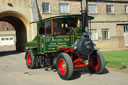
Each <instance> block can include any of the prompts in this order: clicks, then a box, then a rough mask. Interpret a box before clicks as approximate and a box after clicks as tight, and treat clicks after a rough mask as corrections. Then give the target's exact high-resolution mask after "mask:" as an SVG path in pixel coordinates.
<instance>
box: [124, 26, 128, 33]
mask: <svg viewBox="0 0 128 85" xmlns="http://www.w3.org/2000/svg"><path fill="white" fill-rule="evenodd" d="M124 33H128V25H124Z"/></svg>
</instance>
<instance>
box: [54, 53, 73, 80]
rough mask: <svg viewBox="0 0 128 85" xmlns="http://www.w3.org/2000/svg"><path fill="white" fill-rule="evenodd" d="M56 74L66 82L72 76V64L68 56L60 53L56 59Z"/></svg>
mask: <svg viewBox="0 0 128 85" xmlns="http://www.w3.org/2000/svg"><path fill="white" fill-rule="evenodd" d="M56 67H57V72H58V75H59V76H60V77H61V78H62V79H64V80H68V79H70V78H71V77H72V74H73V64H72V60H71V58H70V56H69V55H68V54H67V53H60V54H59V55H58V57H57V66H56Z"/></svg>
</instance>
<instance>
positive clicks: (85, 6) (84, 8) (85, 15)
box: [81, 0, 88, 33]
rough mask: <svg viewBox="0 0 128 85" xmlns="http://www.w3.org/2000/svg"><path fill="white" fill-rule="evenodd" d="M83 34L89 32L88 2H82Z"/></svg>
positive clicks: (86, 0)
mask: <svg viewBox="0 0 128 85" xmlns="http://www.w3.org/2000/svg"><path fill="white" fill-rule="evenodd" d="M81 17H82V32H83V33H87V32H88V0H81Z"/></svg>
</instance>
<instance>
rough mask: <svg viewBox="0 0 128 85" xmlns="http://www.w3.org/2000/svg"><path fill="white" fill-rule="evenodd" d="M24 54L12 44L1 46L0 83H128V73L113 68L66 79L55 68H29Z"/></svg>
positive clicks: (75, 84)
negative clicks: (98, 73) (100, 72)
mask: <svg viewBox="0 0 128 85" xmlns="http://www.w3.org/2000/svg"><path fill="white" fill-rule="evenodd" d="M7 49H8V50H7ZM24 54H25V53H24V52H23V53H17V52H15V51H14V48H13V47H11V46H10V47H8V48H7V47H0V85H128V73H127V72H122V71H118V70H113V69H111V68H106V70H105V71H104V73H103V74H100V75H96V74H89V73H88V71H87V70H86V71H84V72H80V73H79V71H77V72H75V73H76V74H75V75H74V77H73V79H72V80H68V81H65V80H62V79H60V78H59V76H58V74H57V72H56V70H55V69H53V70H48V71H47V70H46V68H41V69H33V70H30V69H27V67H26V64H25V59H24Z"/></svg>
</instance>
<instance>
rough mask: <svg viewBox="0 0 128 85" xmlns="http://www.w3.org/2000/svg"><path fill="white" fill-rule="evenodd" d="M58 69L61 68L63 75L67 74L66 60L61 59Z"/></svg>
mask: <svg viewBox="0 0 128 85" xmlns="http://www.w3.org/2000/svg"><path fill="white" fill-rule="evenodd" d="M58 68H59V71H60V73H61V74H62V75H65V73H66V71H67V70H66V62H65V60H64V59H60V60H59V63H58Z"/></svg>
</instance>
